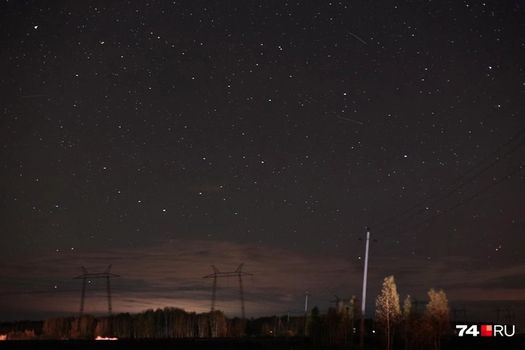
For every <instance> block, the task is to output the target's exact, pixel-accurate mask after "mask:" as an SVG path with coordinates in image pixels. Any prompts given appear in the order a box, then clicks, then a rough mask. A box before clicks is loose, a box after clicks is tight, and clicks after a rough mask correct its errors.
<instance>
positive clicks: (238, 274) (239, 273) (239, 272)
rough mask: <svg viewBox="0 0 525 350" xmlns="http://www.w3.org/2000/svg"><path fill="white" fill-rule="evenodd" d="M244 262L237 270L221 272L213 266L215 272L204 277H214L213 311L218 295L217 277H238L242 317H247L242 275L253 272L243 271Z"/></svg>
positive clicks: (248, 274)
mask: <svg viewBox="0 0 525 350" xmlns="http://www.w3.org/2000/svg"><path fill="white" fill-rule="evenodd" d="M243 266H244V264H240V265H239V266H238V267H237V269H236V270H235V271H228V272H220V271H219V269H217V268H216V267H215V266H214V265H212V266H211V268H212V269H213V273H211V274H209V275H206V276H204V277H203V278H213V289H212V294H211V311H212V312H213V311H215V300H216V297H217V278H218V277H238V278H239V294H240V299H241V315H242V319H243V320H244V319H246V313H245V309H244V287H243V284H242V276H253V274H251V273H248V272H244V271H242V267H243Z"/></svg>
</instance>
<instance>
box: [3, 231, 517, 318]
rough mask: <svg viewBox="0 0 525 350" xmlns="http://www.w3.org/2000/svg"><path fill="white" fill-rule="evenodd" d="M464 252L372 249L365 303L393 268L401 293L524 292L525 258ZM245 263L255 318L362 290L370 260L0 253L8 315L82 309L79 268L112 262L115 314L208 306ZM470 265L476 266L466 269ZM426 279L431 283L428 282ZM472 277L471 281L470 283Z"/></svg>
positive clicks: (219, 248) (95, 286)
mask: <svg viewBox="0 0 525 350" xmlns="http://www.w3.org/2000/svg"><path fill="white" fill-rule="evenodd" d="M468 261H469V264H467V259H466V258H462V257H453V256H448V257H442V258H440V259H434V260H432V261H429V260H427V259H423V258H419V257H413V258H412V259H395V258H388V257H373V259H372V260H371V261H370V270H369V281H368V283H369V288H368V297H367V301H368V302H367V305H368V306H367V307H368V308H369V310H370V308H371V307H373V304H374V299H375V296H376V295H377V293H378V291H379V288H380V286H381V282H382V279H383V278H384V277H385V276H387V275H391V274H392V275H394V276H395V277H396V282H397V285H398V291H399V292H400V294H401V298H404V296H405V295H406V294H411V295H412V296H416V297H417V298H418V299H419V300H424V299H426V291H427V290H428V289H430V288H438V289H441V288H442V289H444V290H445V291H446V292H447V295H448V296H449V300H450V301H451V302H454V301H482V300H507V301H512V300H519V299H520V298H521V296H522V295H523V294H524V292H525V285H524V283H516V280H515V278H518V277H520V276H522V275H523V271H524V270H525V266H512V267H499V268H492V269H486V268H483V267H482V265H481V264H472V260H471V259H470V260H468ZM242 262H244V263H245V266H244V270H245V271H246V272H249V273H252V274H253V276H246V277H245V278H244V280H243V282H244V287H245V299H246V310H247V315H248V316H259V315H264V314H266V315H267V314H276V313H277V314H285V313H287V312H291V313H292V314H294V313H300V311H301V310H302V308H303V302H304V293H305V291H306V290H308V291H309V293H310V295H311V299H310V300H311V304H310V305H318V306H319V307H321V308H326V307H328V305H329V302H330V300H332V299H333V295H334V294H337V295H339V296H341V297H348V296H351V295H357V296H358V297H360V296H361V283H362V265H361V264H360V262H359V261H358V260H351V259H349V258H348V257H343V256H337V255H332V256H327V255H312V254H304V253H299V252H296V251H293V250H286V249H282V248H276V247H273V246H263V245H256V244H243V243H233V242H226V241H196V240H170V241H166V242H160V243H158V244H154V245H149V246H142V247H129V248H119V249H109V248H108V249H106V250H100V251H98V252H95V251H83V252H78V251H77V252H67V253H56V252H55V253H54V254H49V255H43V256H39V257H33V258H28V257H26V258H23V259H20V260H17V261H1V265H0V278H2V280H3V281H4V282H3V283H2V285H1V287H0V295H2V298H1V300H0V319H10V318H13V315H27V317H31V315H35V316H37V315H55V314H75V313H76V312H77V310H78V306H79V300H80V289H81V282H80V281H79V280H73V279H72V278H73V277H74V276H76V275H80V273H81V272H80V269H79V267H80V266H85V267H86V268H88V270H89V271H90V272H97V271H102V270H104V269H105V267H106V266H107V265H109V264H112V265H113V270H112V272H114V273H117V274H119V275H121V277H120V278H115V279H113V280H112V290H113V308H114V312H140V311H143V310H145V309H150V308H158V307H165V306H174V307H180V308H183V309H185V310H188V311H197V312H205V311H207V310H209V307H210V297H211V285H212V281H211V280H210V279H203V278H202V277H203V276H205V275H207V274H209V273H211V267H210V265H215V266H217V268H219V269H220V270H221V271H233V270H235V269H236V268H237V266H238V265H239V264H240V263H242ZM468 266H470V268H469V267H468ZM421 281H428V282H427V283H430V284H431V285H427V284H425V285H422V284H421ZM466 281H469V282H466ZM238 288H239V287H238V280H237V279H236V278H222V279H219V281H218V291H217V308H218V309H221V310H224V311H225V312H226V313H227V314H229V315H238V314H239V313H240V305H239V303H240V302H239V289H238ZM106 307H107V305H106V299H105V285H104V283H103V281H101V280H93V281H91V283H90V284H89V285H88V288H87V299H86V308H85V311H86V312H92V313H99V312H105V310H106Z"/></svg>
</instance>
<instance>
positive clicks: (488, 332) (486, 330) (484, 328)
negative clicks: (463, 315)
mask: <svg viewBox="0 0 525 350" xmlns="http://www.w3.org/2000/svg"><path fill="white" fill-rule="evenodd" d="M481 336H482V337H492V325H491V324H482V325H481Z"/></svg>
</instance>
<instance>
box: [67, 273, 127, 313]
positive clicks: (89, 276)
mask: <svg viewBox="0 0 525 350" xmlns="http://www.w3.org/2000/svg"><path fill="white" fill-rule="evenodd" d="M81 269H82V274H81V275H80V276H77V277H74V278H73V279H76V280H78V279H81V280H82V294H81V295H80V313H79V314H80V316H82V315H83V314H84V302H85V299H86V284H87V282H89V283H91V280H92V279H99V278H105V279H106V291H107V298H108V314H109V315H111V313H112V311H113V310H112V306H111V284H110V279H111V278H114V277H120V276H119V275H116V274H114V273H111V265H109V266H108V267H107V268H106V270H104V271H103V272H88V270H87V269H86V268H85V267H84V266H81Z"/></svg>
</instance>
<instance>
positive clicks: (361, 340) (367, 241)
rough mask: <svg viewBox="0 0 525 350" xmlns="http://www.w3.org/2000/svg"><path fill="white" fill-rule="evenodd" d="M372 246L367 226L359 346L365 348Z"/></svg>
mask: <svg viewBox="0 0 525 350" xmlns="http://www.w3.org/2000/svg"><path fill="white" fill-rule="evenodd" d="M369 248H370V228H369V227H367V228H366V245H365V267H364V270H363V297H362V299H361V329H360V331H359V347H360V348H361V349H364V348H365V343H364V337H365V310H366V281H367V278H368V249H369Z"/></svg>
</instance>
